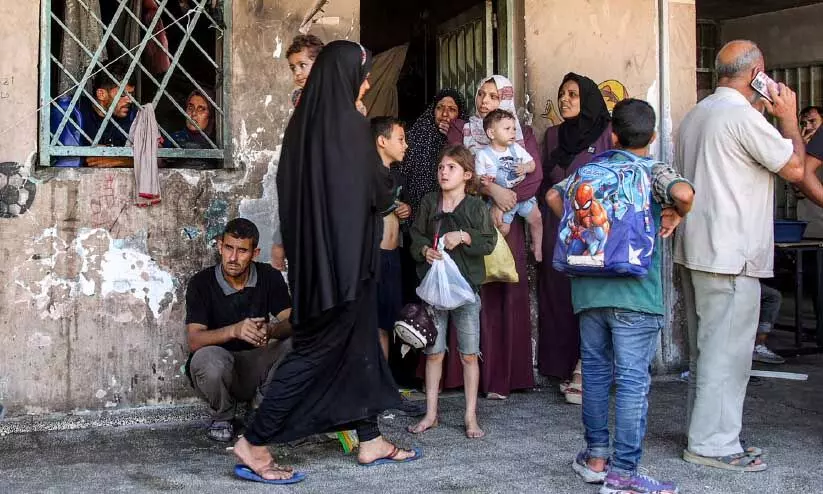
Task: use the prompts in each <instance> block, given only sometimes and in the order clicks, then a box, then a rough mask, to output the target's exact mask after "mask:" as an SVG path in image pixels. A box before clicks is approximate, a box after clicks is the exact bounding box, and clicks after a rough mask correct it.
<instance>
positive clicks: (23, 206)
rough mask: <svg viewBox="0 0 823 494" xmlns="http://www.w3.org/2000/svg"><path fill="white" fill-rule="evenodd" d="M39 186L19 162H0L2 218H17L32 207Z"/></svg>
mask: <svg viewBox="0 0 823 494" xmlns="http://www.w3.org/2000/svg"><path fill="white" fill-rule="evenodd" d="M36 194H37V186H36V185H35V183H34V182H33V181H32V180H31V179H30V178H29V176H28V174H27V173H26V172H25V171H24V169H23V165H20V164H18V163H12V162H6V163H0V218H16V217H18V216H20V215H21V214H23V213H25V212H26V211H28V210H29V209H30V208H31V205H32V204H33V203H34V196H35V195H36Z"/></svg>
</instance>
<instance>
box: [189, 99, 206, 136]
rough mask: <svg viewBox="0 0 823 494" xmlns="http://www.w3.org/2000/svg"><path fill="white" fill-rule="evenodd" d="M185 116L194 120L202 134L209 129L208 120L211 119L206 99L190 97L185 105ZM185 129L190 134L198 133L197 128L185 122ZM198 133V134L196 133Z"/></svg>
mask: <svg viewBox="0 0 823 494" xmlns="http://www.w3.org/2000/svg"><path fill="white" fill-rule="evenodd" d="M186 114H187V115H188V116H189V118H191V119H192V120H194V121H195V122H196V123H197V125H198V126H199V127H200V129H201V130H203V132H206V129H208V127H209V120H210V119H211V107H210V106H209V102H208V101H206V98H204V97H202V96H200V95H199V94H194V95H192V97H191V98H189V101H188V103H186ZM186 128H187V129H189V130H190V131H192V132H198V130H197V127H195V126H194V124H192V123H191V122H190V121H188V120H186ZM198 133H199V132H198Z"/></svg>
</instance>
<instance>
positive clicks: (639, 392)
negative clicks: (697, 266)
mask: <svg viewBox="0 0 823 494" xmlns="http://www.w3.org/2000/svg"><path fill="white" fill-rule="evenodd" d="M654 129H655V113H654V110H653V109H652V107H651V106H650V105H649V104H648V103H646V102H644V101H640V100H635V99H627V100H624V101H622V102H620V103H618V104H617V105H616V106H615V108H614V112H613V117H612V140H613V142H614V144H615V147H616V148H617V149H616V150H613V151H609V152H606V153H603V154H601V155H600V156H598V157H597V158H596V159H595V161H594V162H593V163H590V164H587V165H583V166H581V167H580V168H579V169H578V170H577V171H576V172H575V173H574V174H572V175H571V176H570V177H569V178H568V179H566V180H564V181H563V182H560V183H559V184H557V185H555V186H554V188H553V189H552V190H550V191H549V192H548V193H547V194H546V201H547V203H548V204H549V206H550V208H551V209H552V211H553V212H554V214H556V215H558V216H561V217H562V218H563V220H562V221H561V225H560V228H561V235H560V238H559V239H558V244H557V246H556V247H555V254H554V262H553V265H554V266H555V267H556V268H557V269H559V270H562V271H565V272H567V273H569V274H573V275H575V276H574V277H573V278H572V304H573V306H574V311H575V313H576V314H578V315H579V317H580V351H581V356H582V362H583V388H584V389H585V392H584V393H583V425H584V427H585V429H586V435H585V437H586V443H587V447H586V449H585V450H583V451H581V452H580V453H579V454H578V455H577V457H576V458H575V460H574V462H573V463H572V468H573V469H574V471H575V472H577V473H578V474H579V475H580V476H581V477H582V478H583V480H585V481H586V482H589V483H601V482H602V483H603V486H602V487H601V489H600V493H601V494H616V493H622V494H632V493H644V494H650V493H656V494H668V493H676V492H677V487H676V486H675V485H674V484H672V483H670V482H661V481H657V480H655V479H652V478H650V477H648V476H646V475H642V474H640V473H638V470H637V469H638V464H639V463H640V457H641V455H642V451H643V448H642V443H643V437H644V435H645V433H646V412H647V408H648V399H647V397H648V393H649V385H650V383H651V376H650V373H649V367H650V365H651V362H652V359H653V358H654V355H655V352H656V349H657V338H658V333H659V332H660V329H661V328H662V327H663V316H664V314H665V307H664V305H663V285H662V281H661V250H662V249H661V248H660V244H659V243H658V242H656V241H655V238H654V237H655V236H656V235H657V234H659V235H660V237H663V238H666V237H669V236H670V235H671V234H672V233H673V231H674V229H675V228H676V227H677V225H678V224H679V223H680V221H681V219H682V217H683V216H685V215H686V214H687V213H688V211H689V210H690V209H691V204H692V200H693V197H694V190H693V189H692V186H691V184H690V183H689V182H688V181H686V180H685V179H684V178H682V177H681V176H680V175H678V174H677V173H676V172H675V171H674V169H672V168H671V167H670V166H668V165H666V164H664V163H656V162H653V161H651V160H650V159H648V158H647V156H648V151H649V145H650V143H651V142H652V141H653V140H654V137H655V131H654ZM656 225H659V227H656ZM564 235H565V236H564ZM575 246H576V247H575ZM612 381H614V382H615V383H616V385H617V392H616V400H615V401H616V404H615V415H616V418H615V434H614V440H613V444H614V453H613V454H612V452H611V450H610V441H609V397H610V395H609V394H610V390H611V385H612Z"/></svg>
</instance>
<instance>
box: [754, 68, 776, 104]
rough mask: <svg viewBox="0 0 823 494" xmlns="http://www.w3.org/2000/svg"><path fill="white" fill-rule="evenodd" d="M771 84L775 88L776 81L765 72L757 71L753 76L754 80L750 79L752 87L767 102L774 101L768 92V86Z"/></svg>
mask: <svg viewBox="0 0 823 494" xmlns="http://www.w3.org/2000/svg"><path fill="white" fill-rule="evenodd" d="M772 86H774V87H775V88H776V87H777V83H776V82H774V79H772V78H771V77H769V76H767V75H766V73H765V72H758V73H757V75H756V76H754V80H752V88H754V90H755V91H757V92H758V93H760V95H761V96H763V97H764V98H766V100H768V101H769V103H774V101H772V95H771V93H769V88H770V87H772Z"/></svg>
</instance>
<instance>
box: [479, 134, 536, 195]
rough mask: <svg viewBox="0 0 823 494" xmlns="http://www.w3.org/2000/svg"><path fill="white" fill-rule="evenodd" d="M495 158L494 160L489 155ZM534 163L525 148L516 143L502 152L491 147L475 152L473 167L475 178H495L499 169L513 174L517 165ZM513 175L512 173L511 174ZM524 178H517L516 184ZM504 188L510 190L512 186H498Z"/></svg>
mask: <svg viewBox="0 0 823 494" xmlns="http://www.w3.org/2000/svg"><path fill="white" fill-rule="evenodd" d="M490 154H491V155H493V156H494V157H496V158H497V159H496V160H495V159H494V158H493V157H492V156H491V155H490ZM529 161H534V158H532V155H530V154H529V152H528V151H526V148H524V147H523V146H521V145H520V144H518V143H516V142H515V143H514V144H512V145H511V146H510V147H509V148H507V149H506V150H505V151H503V152H498V151H495V150H494V149H492V147H491V146H486V147H484V148H482V149H480V150H478V151H477V156H475V160H474V166H475V168H476V170H475V171H476V172H477V176H478V177H482V176H483V175H491V176H492V177H495V178H496V177H497V172H498V171H499V170H500V168H505V169H506V170H507V171H509V172H514V171H515V169H516V168H517V166H518V165H521V164H524V163H528V162H529ZM512 174H513V173H512ZM523 178H524V177H519V179H517V180H516V182H522V181H523ZM498 185H501V186H503V187H506V188H509V189H510V188H512V187H513V185H508V186H507V185H506V184H500V183H499V184H498Z"/></svg>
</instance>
